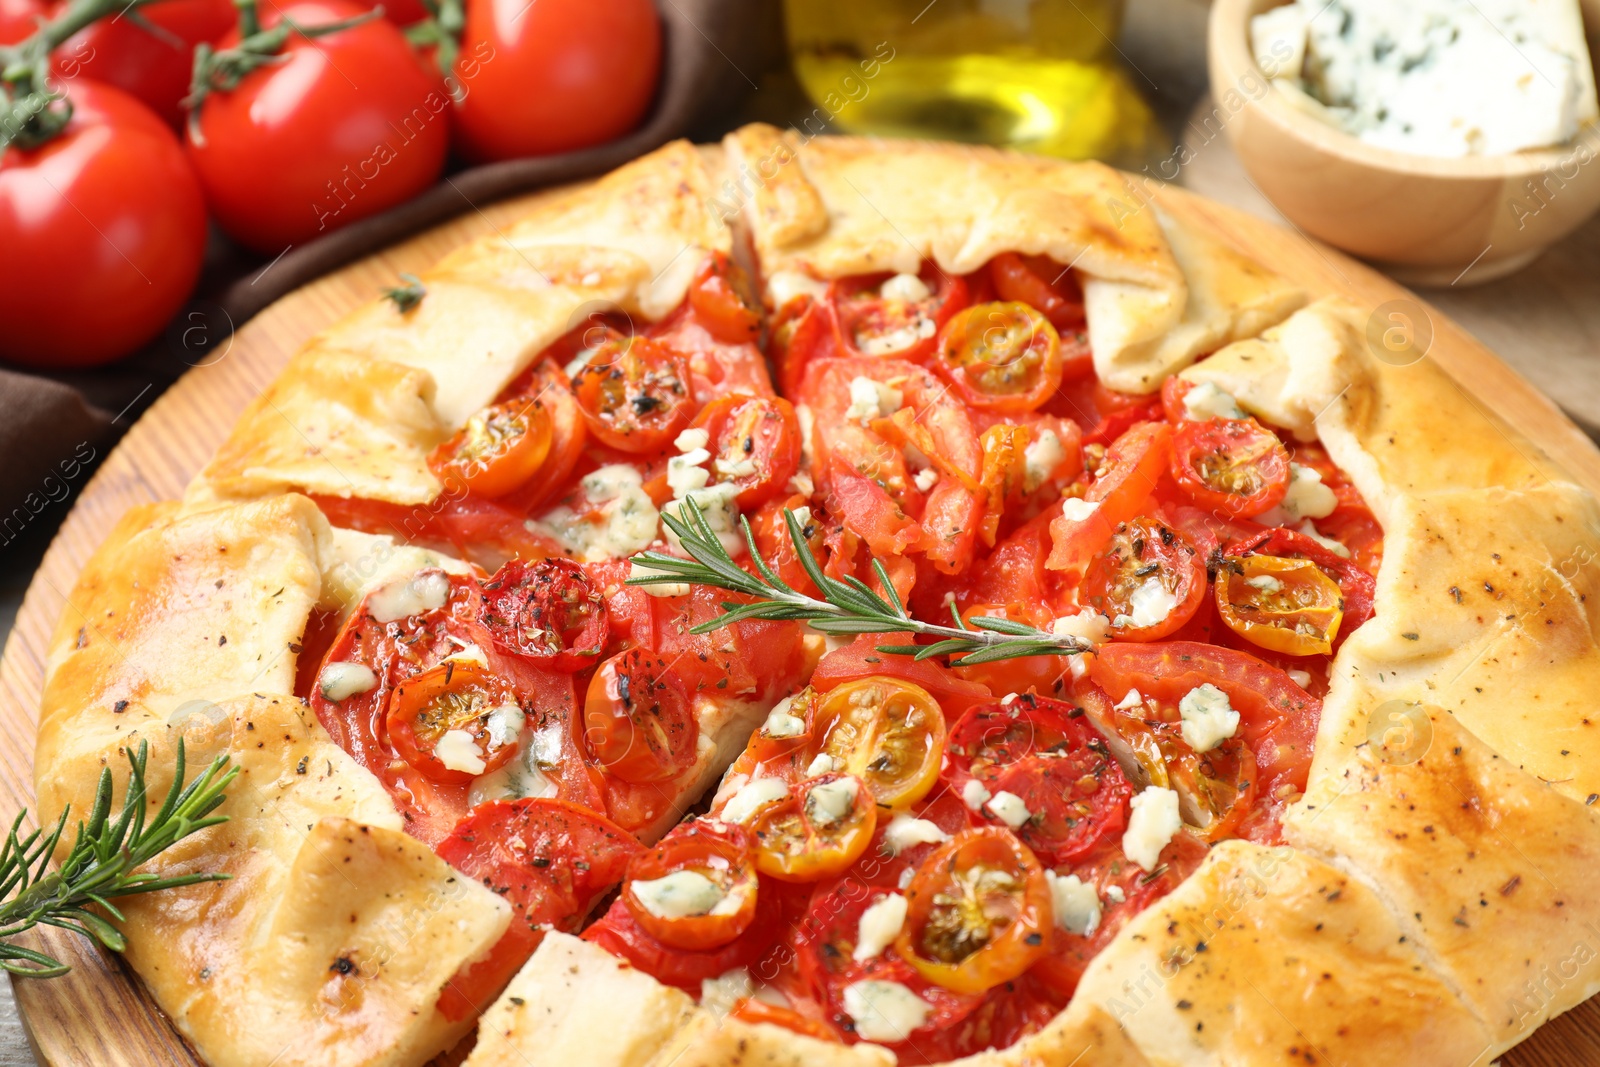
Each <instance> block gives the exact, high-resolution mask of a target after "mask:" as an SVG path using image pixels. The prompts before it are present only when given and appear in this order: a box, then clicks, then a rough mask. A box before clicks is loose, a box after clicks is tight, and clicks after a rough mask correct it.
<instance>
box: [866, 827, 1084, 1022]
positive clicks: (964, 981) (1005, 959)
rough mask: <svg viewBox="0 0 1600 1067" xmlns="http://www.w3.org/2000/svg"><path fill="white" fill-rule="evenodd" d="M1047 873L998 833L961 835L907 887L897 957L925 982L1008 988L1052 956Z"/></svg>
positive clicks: (972, 989) (969, 989)
mask: <svg viewBox="0 0 1600 1067" xmlns="http://www.w3.org/2000/svg"><path fill="white" fill-rule="evenodd" d="M1052 916H1053V911H1052V907H1051V901H1050V887H1049V884H1048V883H1047V882H1046V880H1045V875H1044V868H1043V867H1041V866H1040V865H1039V861H1038V860H1037V859H1035V858H1034V855H1033V853H1032V852H1030V851H1029V850H1028V848H1027V846H1025V845H1023V844H1022V843H1021V842H1020V841H1018V840H1017V839H1016V838H1015V837H1014V836H1012V834H1011V833H1010V831H1008V830H1005V829H1003V828H1000V827H982V828H979V829H974V830H963V831H962V832H961V833H959V834H957V835H956V836H955V837H953V838H951V839H950V840H949V841H948V842H946V843H945V844H944V845H941V846H940V847H939V848H938V849H936V850H935V851H934V853H933V854H932V855H931V856H929V857H928V858H927V860H925V861H924V862H923V865H922V869H921V870H920V871H918V872H917V875H916V876H915V877H914V878H912V880H911V885H910V886H909V887H908V888H907V889H906V921H905V925H904V926H903V927H902V928H901V930H900V936H898V937H897V938H895V942H894V947H895V951H896V952H897V953H899V955H900V958H901V959H903V960H905V961H906V962H907V963H909V964H910V965H911V966H912V967H913V968H914V969H915V970H916V971H917V972H918V973H919V974H921V975H922V976H923V977H924V978H926V979H927V980H928V981H930V982H933V983H935V984H937V985H940V986H943V987H944V988H946V989H952V990H955V991H956V992H958V993H982V992H984V991H985V990H987V989H991V988H993V987H994V986H997V985H999V984H1000V983H1002V982H1009V981H1011V980H1012V979H1013V978H1016V977H1018V976H1019V975H1021V974H1022V972H1024V971H1026V970H1027V969H1028V968H1029V967H1031V966H1033V964H1034V963H1035V961H1037V960H1038V959H1039V958H1040V957H1042V956H1043V955H1044V954H1045V953H1046V952H1048V951H1049V947H1048V945H1047V943H1046V942H1047V935H1048V934H1049V932H1050V925H1051V923H1052V922H1053V919H1052Z"/></svg>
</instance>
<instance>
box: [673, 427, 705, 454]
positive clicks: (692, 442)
mask: <svg viewBox="0 0 1600 1067" xmlns="http://www.w3.org/2000/svg"><path fill="white" fill-rule="evenodd" d="M672 443H673V445H675V446H676V447H677V449H678V451H679V452H693V451H695V450H696V449H703V448H705V447H706V446H707V445H709V444H710V443H711V432H710V431H709V430H707V429H706V428H705V427H703V426H695V427H691V428H690V429H687V430H684V431H683V432H682V433H680V434H678V436H677V437H675V438H673V440H672ZM708 454H709V453H708Z"/></svg>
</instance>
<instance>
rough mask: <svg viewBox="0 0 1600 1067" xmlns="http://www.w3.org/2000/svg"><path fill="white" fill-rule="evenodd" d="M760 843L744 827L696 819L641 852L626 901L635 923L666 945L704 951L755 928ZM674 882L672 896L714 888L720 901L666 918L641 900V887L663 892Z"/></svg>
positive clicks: (644, 898) (675, 911)
mask: <svg viewBox="0 0 1600 1067" xmlns="http://www.w3.org/2000/svg"><path fill="white" fill-rule="evenodd" d="M753 846H754V841H753V840H752V839H751V835H750V833H749V832H748V831H747V830H745V829H744V827H742V826H737V825H735V824H732V823H722V822H706V821H703V820H699V819H696V820H694V821H693V822H687V823H682V824H680V825H679V826H677V827H675V828H673V830H672V832H671V833H669V834H667V836H666V837H665V838H663V839H662V840H661V842H660V844H658V845H656V847H655V848H653V849H650V850H648V851H645V852H641V853H639V854H638V855H637V856H635V857H634V858H633V862H632V863H630V864H629V865H628V880H627V882H626V884H624V886H623V889H622V902H623V904H625V905H626V906H627V908H628V910H629V911H630V912H632V913H633V919H634V921H635V922H637V923H638V924H639V925H640V926H641V927H643V928H644V930H645V931H646V932H647V933H649V934H650V935H651V936H652V937H654V938H655V939H656V940H657V941H660V942H661V943H662V944H663V945H670V946H671V947H673V948H686V949H691V950H695V951H700V950H704V949H710V948H720V947H722V946H723V945H726V944H728V943H729V942H730V941H732V940H733V939H734V938H736V937H738V936H739V935H740V934H742V933H744V932H745V931H746V930H748V929H749V928H750V923H751V922H753V921H754V920H755V915H756V896H757V892H758V889H757V884H756V870H755V862H754V860H755V857H754V854H753V852H752V849H753ZM668 879H671V880H674V881H673V882H671V883H669V885H668V892H669V893H673V892H675V893H676V894H678V895H680V896H681V895H686V894H690V893H691V892H692V891H693V890H694V889H696V888H700V887H701V886H703V885H709V886H710V887H711V888H712V890H713V892H708V893H707V894H706V896H707V899H709V898H710V896H712V895H715V896H716V898H717V899H716V900H715V902H714V903H713V904H712V906H710V907H708V908H704V909H701V908H698V907H693V906H682V907H675V908H674V909H673V910H669V911H667V912H666V913H665V914H659V913H658V912H657V911H654V910H652V899H651V898H648V897H647V896H641V892H642V890H641V888H640V887H641V883H643V884H645V885H650V884H652V883H654V884H656V885H657V886H658V887H659V886H660V885H661V883H663V882H664V881H665V880H668Z"/></svg>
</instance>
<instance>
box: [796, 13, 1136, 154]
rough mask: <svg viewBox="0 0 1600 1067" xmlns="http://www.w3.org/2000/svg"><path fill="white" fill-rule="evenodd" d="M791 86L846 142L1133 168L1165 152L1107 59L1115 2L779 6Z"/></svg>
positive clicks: (1128, 86) (1132, 94) (1131, 92)
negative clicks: (963, 147)
mask: <svg viewBox="0 0 1600 1067" xmlns="http://www.w3.org/2000/svg"><path fill="white" fill-rule="evenodd" d="M784 15H785V21H786V25H787V30H788V35H789V48H790V54H791V56H792V58H793V61H794V69H795V75H796V77H797V78H798V79H799V81H800V84H801V85H802V86H804V88H805V90H806V92H807V94H808V95H809V96H810V97H811V98H812V100H814V101H816V102H817V103H818V105H819V107H821V108H823V109H824V110H825V113H826V114H827V117H828V118H829V119H830V120H831V121H832V122H833V123H834V124H835V125H837V126H838V127H840V128H841V129H844V130H848V131H850V132H852V133H875V134H882V135H884V136H896V137H934V138H943V139H947V140H956V141H969V142H975V143H980V144H1000V145H1009V146H1012V147H1015V148H1021V149H1024V150H1027V151H1032V152H1042V153H1045V154H1048V155H1056V156H1064V157H1066V158H1069V159H1088V158H1099V159H1106V160H1109V161H1111V162H1115V163H1120V164H1123V165H1125V166H1136V165H1139V164H1142V163H1144V162H1145V161H1146V160H1148V159H1149V158H1150V157H1151V156H1153V155H1154V154H1157V153H1159V152H1160V151H1161V150H1162V149H1163V148H1164V147H1165V135H1164V134H1163V133H1162V131H1161V130H1160V128H1159V126H1158V124H1157V123H1156V121H1155V118H1154V116H1153V115H1152V114H1151V112H1150V109H1149V107H1148V105H1146V104H1145V102H1144V100H1143V98H1141V97H1140V95H1139V93H1138V91H1137V90H1136V89H1135V88H1134V87H1133V85H1132V84H1131V82H1130V80H1129V78H1128V76H1127V75H1126V74H1125V73H1124V72H1123V70H1122V68H1121V67H1120V66H1118V65H1117V64H1116V63H1115V62H1114V61H1113V59H1112V58H1110V57H1113V56H1114V55H1115V50H1114V48H1113V46H1112V41H1113V40H1114V39H1115V38H1116V35H1117V31H1118V29H1119V28H1120V22H1121V18H1122V0H933V2H932V3H929V0H785V3H784Z"/></svg>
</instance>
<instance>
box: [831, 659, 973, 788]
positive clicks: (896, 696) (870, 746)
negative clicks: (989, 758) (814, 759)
mask: <svg viewBox="0 0 1600 1067" xmlns="http://www.w3.org/2000/svg"><path fill="white" fill-rule="evenodd" d="M812 736H813V737H814V738H815V739H816V740H815V742H814V743H815V746H816V752H817V753H818V754H822V755H827V756H828V757H829V758H830V759H831V760H832V765H833V767H834V769H835V770H846V771H849V772H850V773H851V774H853V775H856V776H857V777H859V778H860V779H861V780H862V781H864V782H866V783H867V788H868V789H870V790H871V791H872V797H873V798H874V799H875V800H876V801H877V802H878V803H879V804H881V805H883V806H884V807H886V808H905V807H908V806H910V805H911V804H914V803H916V802H917V801H919V800H921V799H922V798H923V797H925V796H927V795H928V790H929V789H932V788H933V783H934V781H935V779H937V778H938V777H939V761H940V760H941V759H942V758H943V755H944V738H945V723H944V712H942V711H940V710H939V702H938V701H936V700H934V698H933V696H932V694H930V693H929V692H928V691H927V690H926V689H924V688H922V687H921V686H920V685H916V684H915V683H913V682H908V681H905V680H903V679H900V678H893V677H889V676H887V675H875V676H873V677H870V678H862V679H860V680H858V681H853V682H846V683H845V684H843V685H841V686H839V687H837V688H835V689H832V690H830V691H829V692H828V693H827V695H825V696H824V697H823V698H822V699H821V701H820V702H819V703H818V705H817V709H816V712H815V713H814V717H813V725H812Z"/></svg>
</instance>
